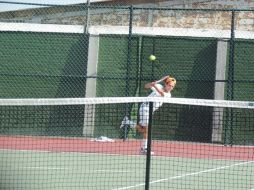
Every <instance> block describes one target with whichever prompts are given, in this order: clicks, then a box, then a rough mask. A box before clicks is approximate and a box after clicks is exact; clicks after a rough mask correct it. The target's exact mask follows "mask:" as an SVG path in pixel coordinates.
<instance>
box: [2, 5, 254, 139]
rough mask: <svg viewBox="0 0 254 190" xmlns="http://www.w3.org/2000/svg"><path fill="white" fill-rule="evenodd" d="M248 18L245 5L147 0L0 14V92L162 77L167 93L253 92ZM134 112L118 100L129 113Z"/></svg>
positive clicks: (231, 96)
mask: <svg viewBox="0 0 254 190" xmlns="http://www.w3.org/2000/svg"><path fill="white" fill-rule="evenodd" d="M253 22H254V11H252V10H239V9H182V8H168V7H163V6H159V5H156V6H155V5H154V4H152V3H151V4H149V5H147V6H140V5H128V3H122V4H121V5H119V4H114V5H112V4H110V3H97V4H96V3H93V4H88V5H86V4H84V5H83V4H80V5H73V6H62V5H61V6H60V5H54V6H50V5H45V6H43V7H42V5H41V7H40V8H36V9H27V10H20V11H9V12H1V13H0V32H1V35H0V41H1V43H0V49H1V50H0V53H1V57H2V58H1V64H0V67H1V68H0V77H1V81H2V82H0V87H1V92H0V97H1V98H63V97H64V98H65V97H66V98H75V97H113V96H118V97H126V96H146V95H147V91H145V90H144V89H143V86H144V84H145V83H147V82H150V81H153V80H156V79H159V78H161V77H162V76H164V75H172V76H174V77H175V78H176V79H177V85H176V88H175V89H174V91H173V96H174V97H186V98H201V99H226V100H246V101H249V100H253V94H254V75H253V72H254V64H253V60H254V57H253V52H254V40H253V39H254V25H253ZM151 54H153V55H155V56H156V58H157V59H156V61H154V62H151V61H149V60H148V57H149V55H151ZM137 110H138V108H137V107H135V105H134V106H133V105H132V106H131V108H127V111H128V112H130V113H129V114H130V115H132V116H135V115H137ZM108 114H110V113H108ZM120 114H124V113H120ZM155 117H156V115H155ZM157 117H159V116H157ZM193 117H194V116H193ZM196 117H199V118H202V112H200V113H199V115H198V116H196ZM200 122H202V121H201V120H200ZM231 125H232V123H231ZM158 129H160V128H159V127H158ZM172 130H174V129H170V130H169V131H171V132H172ZM199 130H206V129H204V128H202V129H201V128H196V129H195V131H196V132H197V131H199ZM239 130H240V129H239ZM241 130H242V129H241ZM80 131H81V130H79V131H78V132H77V133H78V135H80ZM182 131H184V129H183V130H182ZM171 132H170V133H171ZM196 132H195V133H196ZM234 132H235V133H237V129H235V131H234ZM53 133H54V132H52V134H53ZM74 133H75V132H74ZM95 133H97V134H98V135H100V134H101V129H99V128H98V129H97V130H95ZM192 133H194V132H193V131H192ZM74 135H75V134H74ZM210 135H211V134H210V133H209V134H206V136H205V137H203V138H202V139H201V141H209V139H210ZM182 136H184V135H182ZM185 136H187V135H186V134H185ZM194 139H195V138H194ZM198 140H200V139H198Z"/></svg>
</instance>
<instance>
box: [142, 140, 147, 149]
mask: <svg viewBox="0 0 254 190" xmlns="http://www.w3.org/2000/svg"><path fill="white" fill-rule="evenodd" d="M142 148H143V149H147V139H143V140H142Z"/></svg>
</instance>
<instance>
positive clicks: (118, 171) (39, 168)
mask: <svg viewBox="0 0 254 190" xmlns="http://www.w3.org/2000/svg"><path fill="white" fill-rule="evenodd" d="M21 168H24V169H38V170H73V168H60V167H43V166H27V167H21ZM86 172H87V173H98V172H105V173H131V172H133V171H128V170H86Z"/></svg>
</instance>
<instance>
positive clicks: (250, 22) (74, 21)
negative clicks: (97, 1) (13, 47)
mask: <svg viewBox="0 0 254 190" xmlns="http://www.w3.org/2000/svg"><path fill="white" fill-rule="evenodd" d="M113 2H114V3H117V4H120V5H121V4H131V3H134V2H136V3H135V6H141V7H142V6H155V7H172V8H206V9H218V8H220V9H224V8H225V9H232V8H237V9H253V8H254V2H253V1H250V0H223V1H222V0H217V1H216V0H213V1H212V0H210V1H209V0H168V1H162V0H156V1H152V0H150V1H146V3H144V2H143V1H142V0H139V1H138V2H137V1H132V0H128V1H113ZM90 14H91V15H90V17H89V18H90V19H89V24H90V26H103V25H110V26H128V25H129V11H128V10H126V9H114V10H112V9H111V10H110V9H96V10H95V9H92V10H90ZM0 22H25V23H42V24H68V25H69V24H71V25H85V23H86V12H85V10H84V8H83V10H81V8H80V7H78V8H77V7H65V8H43V9H36V10H26V11H16V12H9V13H0ZM133 25H134V26H143V27H151V26H154V27H167V28H196V29H221V30H229V29H230V26H231V12H230V11H228V12H224V11H165V10H156V11H154V10H135V11H134V15H133ZM236 29H237V30H243V31H254V11H241V12H237V13H236Z"/></svg>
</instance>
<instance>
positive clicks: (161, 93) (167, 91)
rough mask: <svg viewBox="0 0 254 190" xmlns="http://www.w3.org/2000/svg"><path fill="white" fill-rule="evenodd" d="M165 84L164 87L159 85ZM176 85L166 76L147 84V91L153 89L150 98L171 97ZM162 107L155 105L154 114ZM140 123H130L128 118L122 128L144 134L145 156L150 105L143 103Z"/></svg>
mask: <svg viewBox="0 0 254 190" xmlns="http://www.w3.org/2000/svg"><path fill="white" fill-rule="evenodd" d="M162 81H163V82H164V85H161V84H159V83H160V82H162ZM175 85H176V80H175V78H173V77H170V76H165V77H163V78H162V79H160V80H158V81H155V82H151V83H147V84H145V89H151V90H152V92H151V93H150V94H149V95H148V97H171V91H172V90H173V89H174V87H175ZM161 106H162V103H159V102H158V103H154V105H153V112H154V111H156V110H157V109H158V108H159V107H161ZM139 117H140V120H139V123H138V124H137V125H136V122H134V121H130V120H129V119H128V117H127V116H125V117H124V119H123V121H122V124H121V126H120V127H121V128H122V127H123V126H124V125H129V126H130V127H132V128H136V129H137V131H138V132H139V133H141V134H142V136H143V140H142V144H141V153H143V154H145V153H146V152H147V136H148V122H149V103H146V102H144V103H142V104H141V105H140V109H139Z"/></svg>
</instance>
